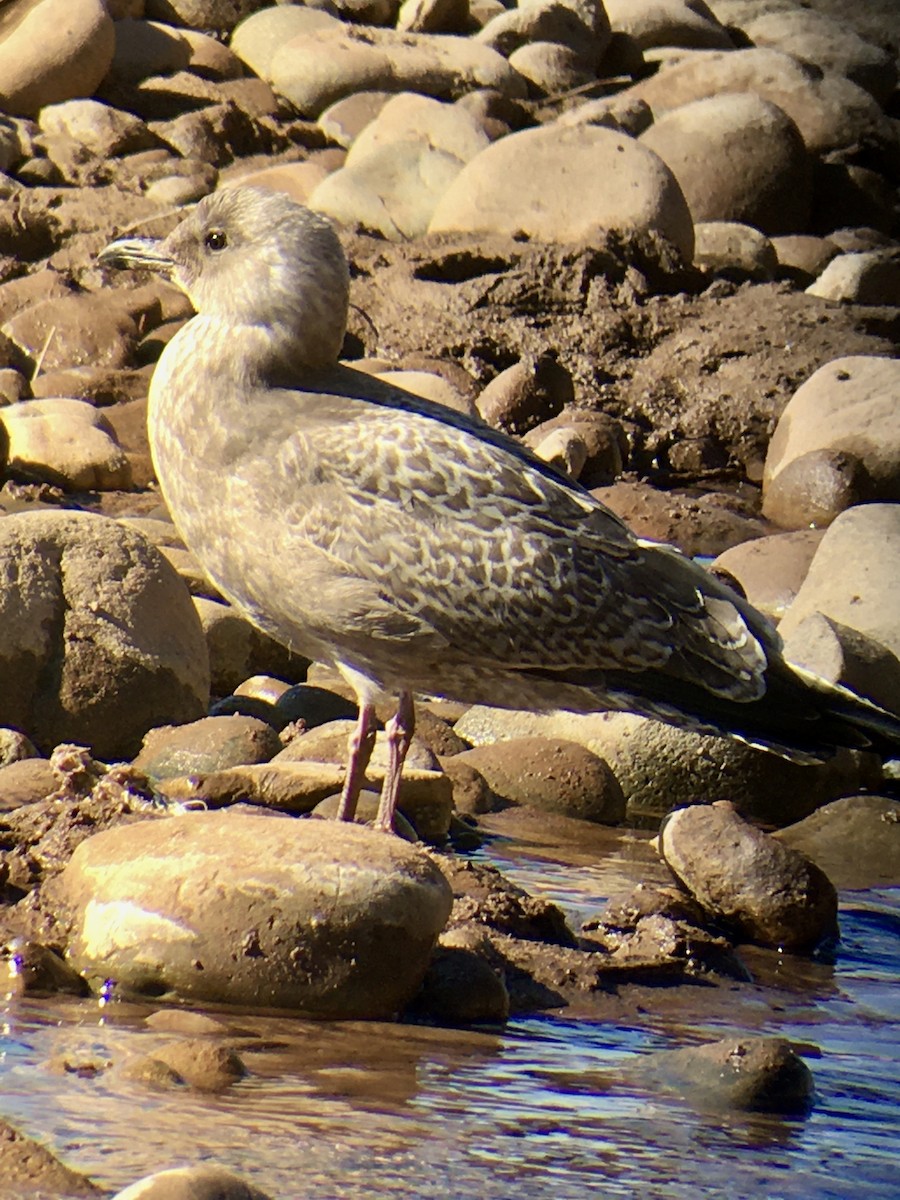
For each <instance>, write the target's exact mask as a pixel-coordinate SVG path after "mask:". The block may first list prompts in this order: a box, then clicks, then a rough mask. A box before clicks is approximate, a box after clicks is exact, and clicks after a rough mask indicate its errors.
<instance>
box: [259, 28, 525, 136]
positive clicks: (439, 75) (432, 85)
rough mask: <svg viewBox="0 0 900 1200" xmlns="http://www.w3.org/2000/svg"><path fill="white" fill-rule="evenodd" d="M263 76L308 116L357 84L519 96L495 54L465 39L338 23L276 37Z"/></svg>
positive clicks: (517, 81) (438, 94)
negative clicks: (280, 39)
mask: <svg viewBox="0 0 900 1200" xmlns="http://www.w3.org/2000/svg"><path fill="white" fill-rule="evenodd" d="M266 78H267V80H268V82H269V83H271V84H272V87H273V88H274V89H275V91H276V92H278V93H280V94H281V95H282V96H284V97H286V98H287V99H288V100H290V102H291V103H292V104H293V105H294V106H295V107H296V108H297V111H298V112H300V113H301V114H302V115H303V116H308V117H317V116H318V115H319V114H320V113H321V112H322V111H323V109H325V108H327V107H328V105H329V104H333V103H334V102H335V100H339V99H340V98H341V97H342V96H348V95H350V94H352V93H353V92H357V91H362V90H367V91H372V90H374V91H419V92H422V93H424V94H425V95H428V96H434V97H435V98H437V99H440V98H442V97H452V96H457V95H460V94H461V93H462V92H466V91H470V90H472V89H473V88H483V87H489V88H496V89H497V90H498V91H501V92H504V93H508V94H510V95H518V96H520V95H522V93H523V92H524V88H525V84H524V81H523V80H522V79H521V78H520V77H519V75H517V74H516V72H515V71H514V70H513V69H512V67H510V66H509V64H508V63H507V62H506V60H505V59H504V58H503V57H502V56H501V55H499V54H497V53H496V51H494V50H491V49H490V48H489V47H487V46H479V45H478V44H477V43H476V42H473V41H472V40H471V39H468V38H452V37H441V36H439V35H434V36H431V35H424V34H413V33H402V34H401V33H397V32H395V31H394V30H387V29H383V30H373V29H366V30H364V31H355V30H354V29H353V28H352V27H348V26H343V25H338V26H337V27H336V28H332V27H329V26H326V27H324V28H319V29H316V30H314V31H313V32H310V33H303V34H301V35H300V36H298V37H295V38H292V39H291V40H290V41H289V42H287V43H286V44H283V45H282V46H281V47H280V48H279V49H278V50H276V51H275V54H274V56H273V58H272V60H271V65H270V67H269V69H268V73H267V75H266Z"/></svg>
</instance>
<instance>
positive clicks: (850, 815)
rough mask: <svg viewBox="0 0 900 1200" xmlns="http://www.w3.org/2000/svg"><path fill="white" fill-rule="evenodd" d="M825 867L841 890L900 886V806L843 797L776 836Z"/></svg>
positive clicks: (884, 800)
mask: <svg viewBox="0 0 900 1200" xmlns="http://www.w3.org/2000/svg"><path fill="white" fill-rule="evenodd" d="M774 836H775V837H777V838H778V840H779V841H780V842H783V843H784V845H785V846H790V847H791V848H792V849H794V850H799V851H800V853H801V854H805V855H806V856H807V858H810V859H812V861H813V862H814V863H815V864H816V866H817V867H819V868H820V869H821V870H822V871H824V872H825V874H826V875H827V876H828V878H829V879H830V880H831V882H832V883H833V884H834V886H835V887H837V888H881V887H896V886H897V885H898V883H900V803H898V802H897V801H896V800H891V799H889V798H888V797H886V796H869V795H867V796H842V797H841V799H840V800H835V801H834V802H833V803H831V804H826V805H824V806H823V807H822V808H817V809H816V811H815V812H814V813H811V814H810V815H809V816H808V817H806V818H805V819H804V820H802V821H798V822H797V823H796V825H789V826H788V827H787V829H780V830H779V831H778V832H777V833H776V834H775V835H774Z"/></svg>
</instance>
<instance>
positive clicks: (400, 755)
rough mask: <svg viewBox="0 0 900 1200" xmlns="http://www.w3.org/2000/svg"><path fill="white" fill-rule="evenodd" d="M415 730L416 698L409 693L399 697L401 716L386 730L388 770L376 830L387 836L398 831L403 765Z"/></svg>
mask: <svg viewBox="0 0 900 1200" xmlns="http://www.w3.org/2000/svg"><path fill="white" fill-rule="evenodd" d="M415 728H416V710H415V707H414V705H413V698H412V695H411V694H410V693H409V692H401V693H400V695H399V697H398V704H397V712H396V713H395V714H394V716H393V717H392V718H391V720H390V721H388V723H387V726H386V728H385V734H386V735H387V743H388V768H387V772H386V773H385V776H384V785H383V786H382V789H381V800H380V801H379V803H378V815H377V816H376V818H375V828H376V829H381V830H383V831H384V832H385V833H393V830H394V811H395V810H396V808H397V796H398V794H399V792H400V778H401V776H402V774H403V763H404V761H405V759H406V752H407V751H408V750H409V745H410V742H411V741H412V736H413V733H414V731H415Z"/></svg>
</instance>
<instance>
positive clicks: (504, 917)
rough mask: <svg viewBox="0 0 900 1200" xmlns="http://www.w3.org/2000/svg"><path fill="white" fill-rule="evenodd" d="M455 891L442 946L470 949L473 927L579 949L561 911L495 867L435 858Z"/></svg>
mask: <svg viewBox="0 0 900 1200" xmlns="http://www.w3.org/2000/svg"><path fill="white" fill-rule="evenodd" d="M435 859H436V861H437V862H438V863H439V865H440V867H441V870H442V871H443V872H444V875H445V876H446V878H447V880H448V881H449V883H450V886H451V888H452V889H453V897H454V899H453V911H452V914H451V917H450V921H449V925H448V929H447V932H446V933H445V934H444V935H443V936H442V939H441V944H442V945H467V944H468V942H467V940H466V938H465V937H462V938H461V935H460V933H459V931H460V929H462V930H463V931H465V930H466V929H467V928H468V927H469V926H470V924H471V923H473V922H474V923H475V924H477V925H478V926H482V927H484V928H485V929H489V930H493V931H495V932H497V933H502V934H507V935H509V936H510V937H513V938H518V939H522V940H525V941H535V942H548V943H551V944H553V945H557V946H568V947H574V946H575V944H576V939H575V936H574V935H573V933H572V931H571V930H570V929H569V927H568V925H567V924H566V918H565V916H564V914H563V912H562V910H561V909H560V908H558V907H557V906H556V905H555V904H553V903H551V902H550V901H549V900H547V899H545V898H544V897H542V896H532V895H529V893H528V892H526V891H525V890H524V888H520V887H517V886H516V884H514V883H511V882H510V881H509V880H508V879H507V878H506V877H505V876H504V875H503V874H501V872H500V871H498V870H497V868H496V867H493V866H490V865H489V864H487V863H481V862H473V861H472V860H471V859H465V858H455V857H452V858H451V857H448V856H447V855H440V854H436V855H435Z"/></svg>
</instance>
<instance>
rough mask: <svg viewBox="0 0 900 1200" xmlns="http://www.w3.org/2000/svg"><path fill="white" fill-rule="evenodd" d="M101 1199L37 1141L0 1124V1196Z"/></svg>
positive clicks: (11, 1199) (90, 1185) (88, 1183)
mask: <svg viewBox="0 0 900 1200" xmlns="http://www.w3.org/2000/svg"><path fill="white" fill-rule="evenodd" d="M41 1194H43V1195H50V1196H67V1197H68V1196H98V1197H99V1196H102V1195H103V1192H102V1191H101V1189H100V1188H98V1187H97V1186H96V1185H95V1184H93V1183H91V1181H90V1180H89V1179H88V1178H87V1177H86V1176H84V1175H80V1174H79V1173H78V1172H77V1171H72V1170H70V1169H69V1168H68V1167H66V1166H64V1165H63V1164H62V1163H61V1162H60V1161H59V1159H58V1158H56V1156H55V1155H53V1154H51V1153H50V1151H49V1150H47V1149H45V1148H44V1147H43V1146H42V1145H41V1144H40V1143H39V1142H35V1141H33V1140H32V1139H31V1138H30V1137H26V1135H25V1134H24V1133H19V1131H18V1129H14V1128H13V1126H12V1125H8V1124H7V1123H6V1121H0V1197H2V1200H23V1198H24V1197H26V1196H29V1195H38V1196H40V1195H41Z"/></svg>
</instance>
